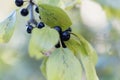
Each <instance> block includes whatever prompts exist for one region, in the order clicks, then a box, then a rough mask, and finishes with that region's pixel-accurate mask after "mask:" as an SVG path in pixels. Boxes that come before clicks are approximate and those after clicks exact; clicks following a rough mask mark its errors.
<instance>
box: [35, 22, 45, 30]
mask: <svg viewBox="0 0 120 80" xmlns="http://www.w3.org/2000/svg"><path fill="white" fill-rule="evenodd" d="M44 26H45V24H44V23H43V22H40V23H38V25H37V27H38V28H40V29H41V28H43V27H44Z"/></svg>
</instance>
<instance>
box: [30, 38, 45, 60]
mask: <svg viewBox="0 0 120 80" xmlns="http://www.w3.org/2000/svg"><path fill="white" fill-rule="evenodd" d="M29 54H30V57H35V58H36V59H41V58H42V57H44V55H43V53H42V52H41V49H40V48H39V45H36V44H35V42H34V40H30V43H29Z"/></svg>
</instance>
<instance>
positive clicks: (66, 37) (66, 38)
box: [61, 31, 70, 41]
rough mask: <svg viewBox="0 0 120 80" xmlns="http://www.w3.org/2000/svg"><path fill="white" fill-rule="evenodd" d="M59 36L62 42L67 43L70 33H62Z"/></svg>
mask: <svg viewBox="0 0 120 80" xmlns="http://www.w3.org/2000/svg"><path fill="white" fill-rule="evenodd" d="M61 36H62V40H63V41H68V40H69V39H70V33H69V32H68V31H64V32H62V35H61Z"/></svg>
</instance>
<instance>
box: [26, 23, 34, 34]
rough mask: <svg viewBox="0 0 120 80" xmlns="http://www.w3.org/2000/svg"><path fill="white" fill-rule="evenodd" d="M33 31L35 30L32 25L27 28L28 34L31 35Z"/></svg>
mask: <svg viewBox="0 0 120 80" xmlns="http://www.w3.org/2000/svg"><path fill="white" fill-rule="evenodd" d="M32 30H33V26H32V25H28V27H27V32H28V33H31V32H32Z"/></svg>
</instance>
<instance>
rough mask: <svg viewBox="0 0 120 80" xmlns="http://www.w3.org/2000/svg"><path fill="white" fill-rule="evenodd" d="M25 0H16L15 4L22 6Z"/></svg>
mask: <svg viewBox="0 0 120 80" xmlns="http://www.w3.org/2000/svg"><path fill="white" fill-rule="evenodd" d="M23 3H24V1H23V0H15V4H16V6H18V7H21V6H22V5H23Z"/></svg>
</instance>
